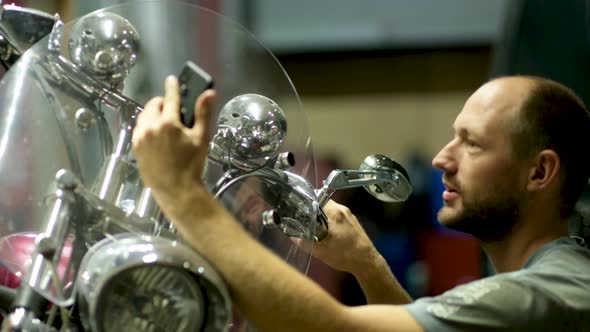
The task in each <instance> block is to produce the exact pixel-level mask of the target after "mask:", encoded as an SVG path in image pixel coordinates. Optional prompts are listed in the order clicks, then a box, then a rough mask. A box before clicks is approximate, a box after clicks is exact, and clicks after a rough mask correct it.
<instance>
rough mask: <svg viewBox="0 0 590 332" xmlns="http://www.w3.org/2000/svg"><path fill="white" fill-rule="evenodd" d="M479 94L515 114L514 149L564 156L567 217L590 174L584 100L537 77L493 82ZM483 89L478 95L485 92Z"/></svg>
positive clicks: (588, 127) (520, 153)
mask: <svg viewBox="0 0 590 332" xmlns="http://www.w3.org/2000/svg"><path fill="white" fill-rule="evenodd" d="M480 90H482V92H483V95H484V96H486V97H488V98H489V99H488V101H489V103H490V107H495V108H496V109H502V110H509V111H512V112H511V113H512V114H513V116H514V117H513V121H510V123H509V124H508V126H507V128H508V129H509V130H510V131H511V136H512V145H513V148H514V151H515V153H517V155H518V156H520V157H521V158H528V157H531V156H534V155H536V154H537V153H539V152H540V151H541V150H544V149H551V150H553V151H555V152H556V153H557V155H558V156H559V158H560V163H561V171H560V175H561V178H562V188H561V192H560V196H561V198H562V207H561V210H562V215H563V216H564V217H565V216H567V215H569V214H570V213H571V211H572V209H573V206H574V204H575V202H576V201H577V200H578V198H579V196H580V195H581V192H582V190H583V188H584V186H585V185H586V183H587V181H588V176H589V175H590V153H589V152H590V151H588V149H587V148H585V147H586V146H587V144H585V142H583V141H582V140H581V139H582V137H584V136H585V135H587V133H588V132H590V117H589V115H588V112H587V110H586V108H585V106H584V103H583V102H582V101H581V99H580V98H579V97H578V96H576V94H575V93H574V92H573V91H572V90H570V89H569V88H567V87H565V86H564V85H562V84H560V83H557V82H554V81H551V80H548V79H544V78H540V77H532V76H513V77H502V78H498V79H494V80H492V81H490V82H488V83H486V84H484V85H483V86H482V87H481V88H480ZM480 90H478V91H480Z"/></svg>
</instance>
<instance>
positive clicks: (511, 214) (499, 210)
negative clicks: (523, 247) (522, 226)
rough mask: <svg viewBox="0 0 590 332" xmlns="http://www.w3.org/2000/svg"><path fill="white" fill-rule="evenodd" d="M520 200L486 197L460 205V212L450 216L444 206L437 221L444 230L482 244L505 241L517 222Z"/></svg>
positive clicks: (515, 198) (510, 197)
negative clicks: (459, 233) (468, 235)
mask: <svg viewBox="0 0 590 332" xmlns="http://www.w3.org/2000/svg"><path fill="white" fill-rule="evenodd" d="M520 203H521V198H520V197H518V196H517V195H514V194H513V195H510V196H506V195H498V196H497V197H490V196H488V197H487V198H485V199H480V200H477V201H469V200H464V201H463V211H461V212H459V213H455V214H454V215H450V214H447V213H445V211H444V210H445V207H444V206H443V207H442V208H441V209H440V210H439V212H438V219H439V221H440V222H441V223H442V224H444V225H445V226H446V227H448V228H450V229H453V230H456V231H460V232H464V233H467V234H471V235H473V236H474V237H475V238H477V239H478V240H480V241H482V242H497V241H500V240H502V239H504V238H505V237H506V236H507V235H508V233H510V231H511V230H512V229H513V228H514V225H516V223H517V221H518V219H519V205H520Z"/></svg>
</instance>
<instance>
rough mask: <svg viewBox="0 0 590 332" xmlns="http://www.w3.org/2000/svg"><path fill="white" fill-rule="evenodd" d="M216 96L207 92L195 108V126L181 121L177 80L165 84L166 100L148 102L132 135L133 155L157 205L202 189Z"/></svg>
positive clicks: (157, 98) (210, 91) (157, 99)
mask: <svg viewBox="0 0 590 332" xmlns="http://www.w3.org/2000/svg"><path fill="white" fill-rule="evenodd" d="M214 98H215V92H214V91H212V90H207V91H205V92H204V93H203V94H201V96H200V97H199V98H198V99H197V102H196V104H195V119H196V120H195V125H194V126H193V128H187V127H185V126H184V125H183V124H182V122H181V121H180V96H179V87H178V80H177V79H176V78H175V77H173V76H170V77H168V78H167V79H166V82H165V96H164V97H155V98H153V99H151V100H150V101H149V102H148V103H147V104H146V105H145V108H144V111H143V112H142V113H141V114H140V115H139V117H138V119H137V124H136V126H135V130H134V131H133V138H132V142H133V151H134V153H135V158H136V160H137V165H138V168H139V171H140V174H141V177H142V179H143V181H144V184H145V185H146V186H148V187H150V188H152V189H153V191H154V195H155V197H156V199H157V200H158V201H159V203H160V204H162V203H163V201H164V202H170V200H174V197H175V195H176V194H177V193H178V192H182V191H183V190H186V189H187V188H190V187H193V186H195V185H202V182H201V173H202V171H203V167H204V165H205V162H206V160H207V154H208V147H209V144H208V143H209V142H208V138H209V129H210V128H209V126H210V125H209V122H210V121H209V120H210V114H211V109H212V105H213V101H214Z"/></svg>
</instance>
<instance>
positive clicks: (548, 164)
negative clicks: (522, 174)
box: [527, 149, 561, 191]
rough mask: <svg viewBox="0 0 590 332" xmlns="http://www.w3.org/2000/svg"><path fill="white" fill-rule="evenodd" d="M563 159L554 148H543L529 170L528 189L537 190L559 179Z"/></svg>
mask: <svg viewBox="0 0 590 332" xmlns="http://www.w3.org/2000/svg"><path fill="white" fill-rule="evenodd" d="M560 168H561V161H560V159H559V156H558V155H557V153H556V152H555V151H553V150H549V149H546V150H542V151H541V152H539V153H538V154H537V156H536V157H535V159H534V160H533V165H532V167H531V169H530V170H529V177H528V183H527V189H528V190H530V191H537V190H542V189H545V188H547V187H548V186H549V185H551V184H552V183H554V182H555V181H557V179H558V175H559V171H560Z"/></svg>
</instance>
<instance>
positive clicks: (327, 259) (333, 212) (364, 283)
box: [313, 201, 412, 304]
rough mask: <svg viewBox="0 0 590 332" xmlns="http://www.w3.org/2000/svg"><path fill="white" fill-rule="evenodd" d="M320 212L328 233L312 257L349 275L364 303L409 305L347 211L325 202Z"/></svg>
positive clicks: (370, 242) (316, 247)
mask: <svg viewBox="0 0 590 332" xmlns="http://www.w3.org/2000/svg"><path fill="white" fill-rule="evenodd" d="M323 210H324V213H326V216H327V217H328V229H329V231H328V235H327V236H326V237H325V238H324V239H323V240H322V241H319V242H318V243H317V244H316V246H315V247H314V249H313V255H314V256H315V257H316V258H318V259H320V260H321V261H323V262H324V263H326V264H328V265H330V266H331V267H333V268H335V269H337V270H342V271H346V272H349V273H351V274H353V275H354V276H355V278H356V279H357V281H358V282H359V284H360V286H361V288H362V289H363V292H364V293H365V296H366V298H367V302H368V303H372V304H377V303H381V304H383V303H388V304H403V303H409V302H411V301H412V299H411V297H410V296H409V295H408V293H407V292H406V291H405V290H404V289H403V288H402V287H401V286H400V284H399V283H398V281H397V279H396V278H395V276H394V275H393V274H392V273H391V269H390V268H389V266H388V265H387V262H386V261H385V259H384V258H383V256H381V254H380V253H379V252H378V251H377V248H375V246H374V245H373V242H372V241H371V239H369V236H368V235H367V233H366V232H365V230H364V229H363V227H362V226H361V225H360V223H359V222H358V220H357V218H356V217H355V216H354V215H353V214H352V213H351V212H350V210H349V209H348V208H347V207H346V206H344V205H340V204H338V203H335V202H333V201H329V202H328V204H326V206H324V208H323Z"/></svg>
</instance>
